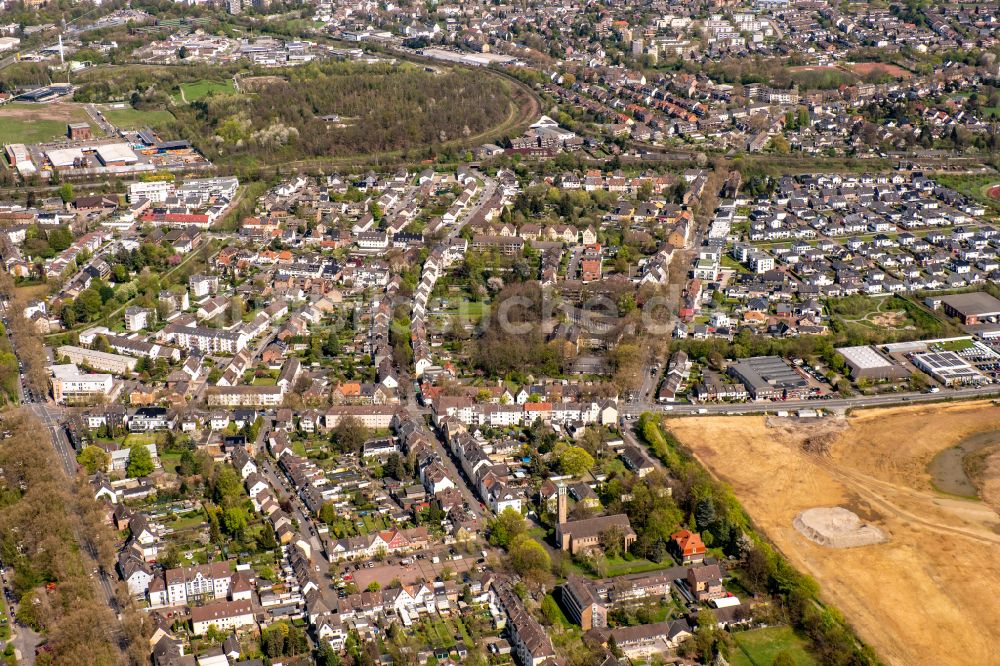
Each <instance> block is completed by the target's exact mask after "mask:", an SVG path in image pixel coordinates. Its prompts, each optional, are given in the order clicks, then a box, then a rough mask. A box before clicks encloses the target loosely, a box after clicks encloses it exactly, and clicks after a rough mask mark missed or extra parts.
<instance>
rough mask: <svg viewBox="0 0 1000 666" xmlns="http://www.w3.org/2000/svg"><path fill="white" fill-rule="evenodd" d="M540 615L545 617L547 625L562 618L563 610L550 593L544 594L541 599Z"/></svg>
mask: <svg viewBox="0 0 1000 666" xmlns="http://www.w3.org/2000/svg"><path fill="white" fill-rule="evenodd" d="M542 617H544V618H545V622H546V624H549V625H553V624H556V623H557V622H560V621H561V620H562V618H563V612H562V610H561V609H560V608H559V604H557V603H556V600H555V599H554V598H553V597H552V595H551V594H546V595H545V598H544V599H542Z"/></svg>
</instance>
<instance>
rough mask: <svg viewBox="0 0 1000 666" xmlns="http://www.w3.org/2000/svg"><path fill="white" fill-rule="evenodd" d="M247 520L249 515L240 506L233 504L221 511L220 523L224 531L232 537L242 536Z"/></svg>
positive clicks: (248, 520)
mask: <svg viewBox="0 0 1000 666" xmlns="http://www.w3.org/2000/svg"><path fill="white" fill-rule="evenodd" d="M249 522H250V516H248V515H247V510H246V509H244V508H243V507H241V506H233V507H230V508H228V509H226V510H225V511H223V512H222V524H223V525H224V526H225V528H226V532H228V533H229V534H230V535H232V536H234V537H237V538H240V537H242V536H243V531H244V530H245V529H246V528H247V525H248V524H249Z"/></svg>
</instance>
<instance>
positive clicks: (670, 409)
mask: <svg viewBox="0 0 1000 666" xmlns="http://www.w3.org/2000/svg"><path fill="white" fill-rule="evenodd" d="M995 396H1000V385H986V386H983V387H981V388H971V387H970V388H959V389H942V390H941V391H940V392H938V393H918V392H907V393H886V394H883V395H861V396H854V397H850V398H831V399H829V400H779V401H774V402H771V401H765V402H738V403H724V404H687V403H684V404H680V403H666V404H655V403H653V402H649V401H641V402H639V401H637V402H629V403H626V404H625V407H624V409H623V410H622V415H623V416H625V417H628V418H632V417H636V416H639V415H640V414H642V413H643V412H662V413H665V414H668V415H671V416H691V415H698V414H703V415H704V414H712V415H716V416H717V415H720V414H726V415H737V414H763V413H774V412H778V411H787V412H792V411H797V410H800V409H822V410H824V411H838V412H842V411H846V410H848V409H853V408H859V407H885V406H889V405H909V404H914V403H921V402H941V401H943V400H948V399H954V400H968V399H971V398H988V397H995Z"/></svg>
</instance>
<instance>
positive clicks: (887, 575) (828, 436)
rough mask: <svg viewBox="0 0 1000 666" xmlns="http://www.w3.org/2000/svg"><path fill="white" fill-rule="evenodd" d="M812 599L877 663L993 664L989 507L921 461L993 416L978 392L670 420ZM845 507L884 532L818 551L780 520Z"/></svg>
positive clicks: (993, 560) (999, 550)
mask: <svg viewBox="0 0 1000 666" xmlns="http://www.w3.org/2000/svg"><path fill="white" fill-rule="evenodd" d="M667 425H668V426H669V427H670V428H671V430H673V432H674V433H675V434H676V436H677V437H678V438H679V439H680V440H681V441H682V442H684V443H685V444H686V445H687V446H689V447H690V448H691V449H692V451H693V452H694V453H695V455H696V456H697V457H698V459H699V460H700V461H701V462H702V463H703V464H704V465H705V466H706V467H707V468H708V469H709V470H710V471H711V472H712V473H713V474H715V475H716V476H718V477H719V478H721V479H722V480H724V481H725V482H727V483H728V484H730V485H731V486H732V488H733V490H734V492H735V493H736V496H737V497H738V498H739V499H740V501H741V502H742V503H743V505H744V507H745V508H746V510H747V511H748V513H749V514H750V515H751V517H752V518H753V519H754V521H755V522H756V523H757V525H758V526H759V527H760V528H762V529H763V530H764V531H765V532H766V533H767V534H768V536H769V537H770V538H771V539H772V540H773V541H774V543H775V544H776V545H777V546H778V548H780V549H781V551H782V552H783V553H784V554H785V555H786V556H787V557H788V558H789V560H791V562H792V563H793V564H794V565H795V566H796V567H797V568H799V569H800V570H801V571H805V572H807V573H808V574H810V575H811V576H813V577H814V578H815V579H816V580H817V581H818V582H819V584H820V586H821V587H822V591H823V592H822V593H823V596H824V598H825V599H826V600H827V601H829V602H830V603H832V604H833V605H835V606H836V607H838V608H839V609H840V610H841V611H842V612H843V613H844V615H845V617H846V618H847V619H848V621H849V622H850V623H851V624H852V626H854V628H855V630H856V631H857V632H858V634H859V635H860V636H861V637H862V638H863V639H864V640H865V641H867V642H869V643H870V644H871V645H872V646H873V647H874V648H875V650H876V651H877V652H878V654H879V656H880V657H881V658H882V659H883V660H884V661H885V662H886V663H889V664H900V665H903V664H906V665H910V664H1000V651H998V650H997V644H998V639H997V637H998V636H1000V516H998V515H997V513H996V512H995V511H994V510H993V509H991V508H990V507H989V506H987V505H986V504H984V503H982V502H977V501H966V500H959V499H954V498H951V497H947V496H944V495H941V494H940V493H937V492H935V491H934V490H933V488H932V487H931V484H930V479H929V477H928V475H927V473H926V471H925V468H926V465H927V463H928V461H929V460H930V459H931V458H932V457H933V456H934V455H935V454H936V453H937V452H939V451H941V450H943V449H945V448H948V447H950V446H952V445H954V444H955V443H957V442H958V441H960V440H961V439H962V438H964V437H965V436H967V435H969V434H972V433H975V432H981V431H985V430H994V429H997V428H998V426H1000V408H998V407H996V406H994V405H992V404H991V403H989V402H978V403H960V404H952V405H931V406H923V407H920V406H914V407H904V408H892V409H882V410H870V411H862V412H860V413H859V414H857V415H855V416H851V417H847V418H837V419H834V418H829V419H826V420H824V421H822V422H814V423H801V422H796V421H793V420H789V419H770V420H767V419H766V418H765V417H749V416H748V417H712V418H689V419H670V420H668V421H667ZM817 506H844V507H847V508H849V509H851V510H852V511H854V512H855V513H857V514H858V515H859V516H861V517H862V518H863V519H864V520H866V521H869V522H871V523H873V524H875V525H877V526H879V527H880V528H882V529H883V530H885V531H887V532H888V533H889V535H890V539H889V541H888V542H887V543H884V544H880V545H874V546H865V547H861V548H852V549H837V550H835V549H829V548H825V547H823V546H820V545H817V544H815V543H812V542H810V541H808V540H807V539H806V538H805V537H803V536H802V535H801V534H799V533H798V532H797V531H796V530H795V528H794V527H792V520H793V519H794V517H795V515H796V514H797V513H798V512H800V511H802V510H804V509H808V508H812V507H817Z"/></svg>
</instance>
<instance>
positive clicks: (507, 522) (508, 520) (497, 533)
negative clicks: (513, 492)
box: [488, 507, 527, 548]
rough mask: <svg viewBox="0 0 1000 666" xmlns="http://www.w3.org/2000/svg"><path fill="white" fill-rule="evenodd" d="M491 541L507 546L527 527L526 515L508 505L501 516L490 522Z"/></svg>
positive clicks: (497, 544)
mask: <svg viewBox="0 0 1000 666" xmlns="http://www.w3.org/2000/svg"><path fill="white" fill-rule="evenodd" d="M488 529H489V535H490V536H489V542H490V543H491V544H493V545H494V546H500V547H501V548H506V547H507V546H509V545H510V544H511V542H513V541H514V539H515V538H516V537H518V536H520V535H521V534H523V533H524V531H525V530H526V529H527V526H526V525H525V523H524V516H522V515H521V513H520V512H519V511H515V510H514V509H512V508H510V507H507V508H506V509H504V510H503V511H502V512H501V513H500V515H499V516H497V517H496V518H494V519H493V520H491V521H490V522H489V525H488Z"/></svg>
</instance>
